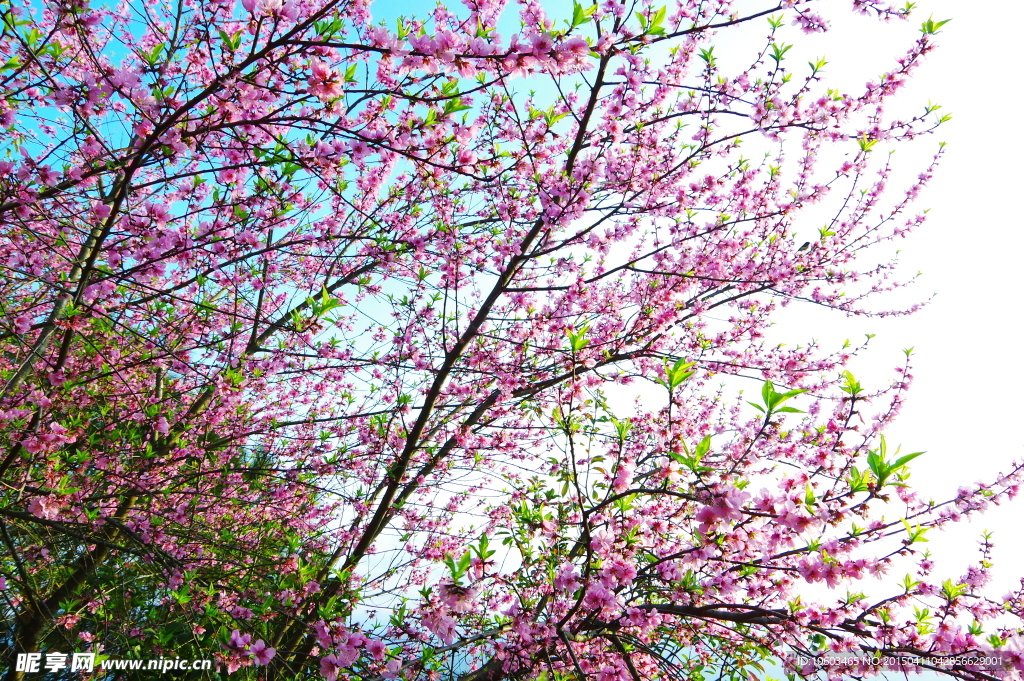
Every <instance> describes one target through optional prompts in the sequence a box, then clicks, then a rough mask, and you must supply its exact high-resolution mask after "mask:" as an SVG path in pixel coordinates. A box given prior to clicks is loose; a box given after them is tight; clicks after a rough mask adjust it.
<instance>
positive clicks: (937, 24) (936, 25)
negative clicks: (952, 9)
mask: <svg viewBox="0 0 1024 681" xmlns="http://www.w3.org/2000/svg"><path fill="white" fill-rule="evenodd" d="M950 21H952V19H945V20H943V21H933V20H932V18H931V17H928V21H926V22H924V23H923V24H921V33H924V34H925V35H935V34H936V33H938V32H939V29H940V28H942V27H943V26H945V25H946V24H948V23H949V22H950Z"/></svg>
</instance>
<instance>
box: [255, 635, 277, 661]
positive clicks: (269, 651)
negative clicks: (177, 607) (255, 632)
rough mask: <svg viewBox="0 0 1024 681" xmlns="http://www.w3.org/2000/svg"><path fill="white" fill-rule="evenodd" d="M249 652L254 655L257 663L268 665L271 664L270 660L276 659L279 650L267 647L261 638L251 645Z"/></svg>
mask: <svg viewBox="0 0 1024 681" xmlns="http://www.w3.org/2000/svg"><path fill="white" fill-rule="evenodd" d="M249 654H250V655H252V657H253V660H254V661H255V662H256V664H257V665H266V664H270V661H271V660H272V659H274V655H276V654H277V650H276V649H274V648H269V647H267V644H266V643H265V642H264V641H263V639H260V640H258V641H256V642H255V643H253V644H252V645H251V646H249Z"/></svg>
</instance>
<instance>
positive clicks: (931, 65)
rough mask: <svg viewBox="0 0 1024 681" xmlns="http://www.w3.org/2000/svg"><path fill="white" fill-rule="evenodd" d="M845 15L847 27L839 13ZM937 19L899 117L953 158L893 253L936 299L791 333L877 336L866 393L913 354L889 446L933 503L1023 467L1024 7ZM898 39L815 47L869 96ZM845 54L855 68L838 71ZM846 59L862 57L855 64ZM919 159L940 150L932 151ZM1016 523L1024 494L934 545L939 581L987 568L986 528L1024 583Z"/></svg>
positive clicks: (839, 28) (924, 11) (921, 16)
mask: <svg viewBox="0 0 1024 681" xmlns="http://www.w3.org/2000/svg"><path fill="white" fill-rule="evenodd" d="M837 2H838V0H835V1H833V0H829V2H827V3H826V4H833V5H835V4H836V3H837ZM841 5H842V6H841V7H836V9H843V10H845V8H846V7H848V6H849V2H848V0H843V2H842V3H841ZM983 10H984V11H983ZM844 14H845V15H846V16H849V15H848V14H847V13H846V12H837V13H835V15H836V16H843V15H844ZM929 15H934V18H935V19H936V20H942V19H952V21H951V22H950V23H948V24H946V25H945V26H944V27H942V29H941V33H940V34H939V35H938V36H936V39H937V43H938V45H939V49H937V50H936V51H934V52H933V53H932V54H931V55H929V57H928V59H927V61H926V63H925V64H924V65H923V66H922V67H921V68H920V69H919V70H918V71H916V72H915V74H914V76H913V78H912V81H911V84H910V85H909V86H908V87H907V88H905V89H904V91H903V92H902V94H901V96H900V101H901V106H900V107H899V109H901V110H902V109H903V108H904V106H906V108H907V109H908V110H909V111H912V112H914V113H916V112H919V111H920V110H921V107H923V106H924V105H925V104H926V103H927V102H928V101H929V100H931V101H933V102H935V103H939V104H942V105H943V108H942V109H941V111H942V112H943V113H951V114H952V115H953V118H952V120H950V121H949V122H947V123H945V124H944V125H943V126H942V127H941V128H940V129H939V131H938V132H937V134H936V136H935V137H934V141H935V142H938V141H944V142H946V143H947V152H946V154H945V157H944V160H943V162H942V164H941V166H940V167H939V169H938V172H937V173H936V176H935V178H934V179H933V181H932V182H931V184H930V185H929V187H928V188H927V189H926V190H925V191H924V192H922V195H921V197H920V199H919V201H918V203H917V206H919V207H921V208H929V209H930V213H929V219H928V221H927V222H926V224H925V226H924V227H923V228H922V229H921V230H919V231H918V232H917V233H915V234H913V235H912V236H911V237H909V238H907V239H905V240H903V241H902V242H900V243H899V244H898V245H897V247H898V248H899V249H900V251H901V253H900V261H901V263H902V264H903V265H904V268H905V269H906V271H907V272H909V273H910V274H913V273H915V272H917V271H918V270H919V271H920V272H921V276H920V277H919V278H918V280H917V283H916V284H915V285H914V286H913V287H912V288H911V289H910V291H909V293H910V297H909V298H906V299H907V300H925V299H927V298H929V297H930V296H931V295H932V294H933V293H934V294H935V297H934V298H933V299H932V302H931V303H930V304H929V305H928V306H927V307H926V308H925V309H923V310H922V311H920V312H918V313H917V314H914V315H912V316H909V317H902V318H886V319H864V318H859V319H850V320H843V319H839V320H837V319H836V318H835V316H834V315H828V316H827V317H825V316H822V315H817V314H814V313H813V312H810V311H808V310H807V309H806V308H800V309H798V310H797V309H794V310H792V312H790V313H789V314H787V315H786V319H785V321H784V322H783V323H784V324H785V326H786V329H787V331H788V333H787V335H790V334H791V333H792V332H793V331H794V330H796V329H799V328H800V325H804V326H805V327H806V329H807V333H808V334H810V335H813V336H814V337H816V338H819V339H829V338H830V339H832V340H834V341H838V342H841V341H842V340H843V339H844V338H850V339H852V340H854V342H856V341H859V340H860V339H863V337H864V334H865V333H874V334H877V336H876V337H875V338H874V339H873V340H872V342H871V347H870V349H869V351H868V354H867V355H866V358H865V360H864V361H860V362H857V364H856V365H855V366H854V367H853V370H854V373H856V374H857V377H858V379H860V380H861V383H863V384H864V385H865V386H867V385H868V384H873V385H878V384H884V383H887V382H889V381H890V380H891V379H892V377H893V373H892V369H893V368H894V367H896V366H899V365H900V364H901V362H902V361H903V353H902V352H901V350H902V349H903V348H906V347H913V348H914V354H913V357H912V360H913V368H914V370H913V372H912V373H913V375H914V377H915V381H914V384H913V387H912V389H911V390H910V393H909V396H908V399H907V402H906V405H905V406H904V409H903V412H902V414H901V416H900V417H899V419H898V421H897V422H896V423H895V424H894V426H893V427H892V428H891V429H890V430H889V434H888V439H889V441H890V443H891V444H902V445H903V447H904V452H913V451H922V450H925V451H927V454H926V455H925V456H923V457H920V458H919V459H917V460H916V461H915V462H914V463H913V464H912V470H913V476H912V479H911V482H912V483H913V486H914V487H915V488H918V489H920V490H922V491H923V492H925V494H924V496H925V497H926V498H927V497H931V498H935V499H937V500H942V499H946V498H948V497H950V496H951V495H953V494H955V491H956V489H957V488H958V487H959V486H961V485H965V484H968V483H970V482H973V481H976V480H985V479H989V478H992V477H994V475H995V474H996V473H997V472H998V471H1003V470H1007V469H1008V468H1009V463H1010V462H1011V461H1012V460H1017V459H1021V458H1024V434H1022V431H1024V362H1022V361H1021V360H1022V357H1020V355H1021V354H1022V353H1024V342H1022V336H1021V333H1022V331H1024V323H1022V322H1021V317H1022V315H1024V304H1022V302H1021V300H1022V298H1021V293H1020V285H1021V279H1022V276H1024V214H1022V212H1021V210H1020V201H1021V199H1024V173H1022V171H1021V165H1020V163H1021V159H1022V158H1024V139H1022V132H1021V114H1020V110H1021V109H1020V107H1021V104H1024V97H1022V95H1021V90H1020V88H1019V79H1020V70H1021V67H1022V66H1024V59H1022V58H1021V48H1022V44H1024V39H1022V37H1021V33H1020V28H1021V27H1022V26H1024V3H1020V2H1012V1H1010V0H997V1H996V2H988V3H985V4H984V7H981V6H977V5H976V6H973V7H972V6H971V5H969V4H968V3H965V2H960V1H958V0H920V1H919V2H918V7H917V9H915V10H914V14H913V16H912V18H911V21H910V24H911V26H909V27H907V28H916V27H918V26H920V24H921V22H923V21H924V20H925V19H927V18H928V17H929ZM893 29H894V30H895V31H897V32H898V33H899V34H902V35H906V36H909V35H910V33H908V32H906V31H905V30H898V29H895V27H893ZM868 30H870V32H868ZM894 30H884V31H882V32H881V34H878V27H877V24H875V22H872V21H869V20H864V21H857V20H855V19H854V20H851V21H849V23H847V22H846V21H843V22H842V23H840V22H833V30H832V31H830V32H829V33H828V34H826V36H822V37H820V38H819V37H818V36H812V37H811V38H812V39H813V40H814V43H813V44H814V45H815V46H819V45H820V50H819V51H820V54H824V55H827V56H831V55H833V54H835V55H837V58H836V60H835V61H834V62H832V63H833V64H835V66H834V67H833V66H831V65H830V67H829V68H831V69H833V74H835V75H836V76H838V77H842V76H844V75H845V74H846V73H847V72H849V73H856V74H858V75H859V77H860V80H859V81H854V82H855V83H861V84H862V83H863V82H864V77H865V75H868V76H872V75H877V74H879V73H881V70H882V69H883V68H890V67H891V64H892V63H893V62H892V58H893V57H894V56H896V55H897V54H899V53H900V51H901V49H902V45H905V44H906V42H905V41H900V40H898V39H897V40H893V39H892V38H893V37H895V35H896V32H894ZM873 33H874V34H878V35H880V39H881V40H884V41H885V42H884V43H874V44H873V43H872V41H871V40H870V39H868V38H867V37H866V36H868V35H871V34H873ZM821 38H824V39H821ZM804 39H805V42H806V39H807V37H806V36H804ZM793 42H797V40H796V39H794V41H793ZM793 51H794V52H796V49H794V50H793ZM840 54H842V56H843V59H844V61H847V63H846V64H844V66H846V67H848V68H843V69H842V70H840V68H841V66H840V63H839V62H840V60H839V58H838V55H840ZM851 54H853V55H856V57H857V58H855V59H854V60H852V62H853V63H852V64H851V63H849V61H848V60H849V55H851ZM816 56H820V55H816ZM874 64H878V65H879V66H878V68H872V66H873V65H874ZM850 91H855V90H853V88H851V89H850ZM923 146H924V147H925V148H926V149H927V150H930V149H932V148H934V147H933V144H932V142H931V141H929V142H928V143H926V144H925V145H923ZM900 155H902V152H899V153H898V154H897V158H898V157H899V156H900ZM908 163H909V164H911V166H912V165H913V161H912V158H904V159H903V160H902V161H901V164H908ZM918 167H920V166H918ZM780 326H781V324H780ZM812 331H813V333H812ZM1021 521H1024V494H1022V496H1021V498H1019V499H1018V501H1017V502H1016V503H1013V504H1009V505H1006V504H1004V505H1003V506H1002V507H1000V508H996V509H993V510H992V511H990V512H989V513H987V514H986V515H985V516H984V517H983V518H978V519H975V520H974V521H973V522H972V523H970V524H965V526H964V527H960V528H956V529H955V530H952V531H947V532H944V533H941V534H940V533H933V534H932V535H931V537H932V538H931V541H930V543H929V544H928V545H926V547H927V548H929V549H930V550H931V551H932V552H933V553H934V554H935V556H936V558H937V564H938V569H937V570H936V574H940V573H943V572H944V573H947V574H949V575H950V576H955V575H960V574H963V571H964V570H965V569H966V567H967V564H968V561H971V562H974V560H976V556H977V555H978V554H977V551H976V545H977V537H978V536H979V535H980V533H981V531H982V530H986V529H987V530H992V531H994V532H995V536H994V541H995V544H996V552H995V554H994V555H995V561H994V562H995V566H996V567H995V571H994V574H993V576H994V583H993V585H992V586H998V588H1004V587H1010V586H1013V585H1015V584H1017V583H1018V582H1019V581H1020V578H1021V577H1024V560H1022V558H1024V546H1022V545H1021V542H1020V539H1021V528H1020V524H1021ZM996 593H997V594H1001V593H1003V591H996Z"/></svg>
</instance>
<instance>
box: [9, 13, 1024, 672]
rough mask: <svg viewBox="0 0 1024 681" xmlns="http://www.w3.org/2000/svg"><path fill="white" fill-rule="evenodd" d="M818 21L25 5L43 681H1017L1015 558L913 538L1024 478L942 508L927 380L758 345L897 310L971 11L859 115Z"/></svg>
mask: <svg viewBox="0 0 1024 681" xmlns="http://www.w3.org/2000/svg"><path fill="white" fill-rule="evenodd" d="M819 5H827V3H821V2H817V1H812V0H782V1H781V2H775V1H774V0H765V1H763V2H761V1H760V0H759V1H756V2H754V1H750V2H738V1H737V2H730V0H672V1H671V2H669V3H668V5H667V6H661V5H660V4H659V3H657V2H655V3H652V2H651V1H650V0H636V1H635V2H634V1H633V0H629V1H627V2H623V1H620V0H603V1H602V2H599V3H595V4H578V3H573V4H572V6H571V7H570V5H569V3H567V2H549V3H545V2H538V1H537V0H519V1H518V2H517V3H512V2H505V1H504V0H464V2H463V3H462V5H460V6H458V7H455V6H451V7H447V8H446V7H444V6H438V7H436V8H433V9H430V10H429V11H427V12H426V13H424V14H423V15H422V16H419V17H416V18H409V17H397V18H396V15H397V14H398V12H397V11H396V9H395V8H394V7H391V6H389V3H387V2H379V3H375V4H374V5H373V6H372V7H371V6H370V4H369V3H368V2H366V1H365V0H240V1H239V2H235V0H205V1H203V2H197V1H195V0H180V1H176V2H164V1H163V0H147V1H146V2H125V3H123V4H122V5H119V6H115V5H104V4H102V1H101V0H92V2H90V1H89V0H43V1H31V2H30V1H28V0H24V1H23V0H3V1H2V2H0V20H2V25H0V81H2V88H0V126H2V128H3V130H4V134H3V136H2V138H0V268H2V272H3V275H2V277H0V304H2V306H3V308H2V310H0V379H2V387H0V447H2V449H0V484H2V487H0V521H2V524H0V641H2V645H0V655H2V656H3V661H4V663H5V665H7V667H8V669H9V671H8V678H9V679H20V678H22V677H23V676H25V674H24V672H23V671H18V670H17V669H16V668H15V665H14V664H13V660H14V659H15V655H16V653H19V652H34V651H43V652H52V651H60V652H68V653H70V652H86V651H93V652H96V653H99V654H100V655H102V656H109V657H112V658H133V657H134V658H143V657H146V656H151V657H157V656H163V657H182V658H216V661H217V664H218V665H219V666H220V667H221V668H222V669H226V670H228V671H232V672H235V673H236V674H237V675H238V677H239V678H242V677H245V675H247V674H248V675H251V676H253V677H255V676H257V675H258V676H260V677H263V676H267V677H268V678H275V679H283V678H288V679H293V678H294V679H298V678H303V679H305V678H310V677H311V675H312V676H315V675H317V674H319V675H322V676H323V678H325V679H327V681H335V680H336V679H353V680H354V679H360V680H369V679H397V678H404V679H407V680H409V681H411V680H413V679H438V678H451V679H456V678H458V679H463V680H464V681H498V680H500V679H537V680H541V679H548V680H551V681H553V680H555V679H559V680H561V679H565V680H568V679H577V680H579V681H582V680H584V679H587V680H594V681H639V680H640V679H645V680H646V679H681V678H701V677H700V674H701V670H704V673H708V674H715V675H719V674H721V675H722V678H731V679H741V678H742V679H753V678H758V679H761V678H766V675H775V676H778V675H779V674H781V673H784V672H783V671H780V669H781V670H785V672H789V673H791V674H796V675H803V676H813V675H815V674H819V673H820V674H823V675H824V674H827V675H830V676H831V677H833V678H848V677H849V676H850V675H854V676H856V675H862V674H863V675H869V674H872V673H875V672H877V671H879V669H880V668H879V667H878V666H874V665H872V664H871V663H870V661H869V658H870V656H871V655H895V654H906V655H910V654H915V655H919V657H917V658H914V659H912V660H909V659H908V661H907V662H906V665H905V666H906V668H908V669H912V670H913V669H929V668H930V669H940V670H944V671H946V672H947V673H950V674H953V675H956V676H959V677H960V678H968V679H994V678H1003V679H1005V678H1018V676H1016V675H1018V674H1019V671H1020V670H1021V669H1024V657H1022V655H1024V653H1022V652H1021V648H1020V640H1021V639H1020V638H1019V631H1020V629H1019V628H1020V626H1021V621H1020V615H1021V608H1022V605H1024V597H1022V594H1021V593H1011V594H1008V595H1005V596H995V595H992V594H986V592H985V591H984V589H983V587H984V584H985V582H986V581H987V579H988V573H989V568H990V565H989V563H988V562H987V558H988V546H987V544H986V545H984V546H983V547H982V553H981V554H980V556H979V559H978V562H977V565H976V566H975V567H973V568H971V570H970V571H969V572H968V573H967V574H966V575H960V576H951V577H950V578H948V579H947V578H945V577H936V576H934V575H932V574H931V566H930V562H929V561H928V560H927V558H925V559H923V560H922V559H921V554H920V553H917V552H918V550H919V549H920V546H921V544H920V542H921V541H922V540H923V539H924V538H925V536H924V535H925V533H926V532H927V531H928V530H930V529H932V528H935V527H937V526H939V525H942V524H944V523H947V522H952V521H956V520H958V519H960V518H961V517H963V516H965V515H967V514H970V513H973V512H975V511H979V510H981V509H983V508H984V507H985V506H986V505H987V504H989V503H991V502H998V501H1000V500H1002V499H1003V498H1005V497H1012V496H1013V495H1014V493H1015V492H1016V491H1017V486H1018V479H1019V473H1020V467H1019V466H1015V467H1013V468H1012V469H1011V470H1010V472H1009V473H1008V474H1007V475H1005V476H1001V477H1000V478H999V479H997V480H994V481H991V482H989V483H985V484H976V485H974V486H970V487H965V488H963V489H962V490H961V492H960V493H959V494H958V495H957V496H956V498H955V499H951V500H948V501H945V502H941V503H936V502H928V501H925V500H923V499H919V498H918V497H917V496H916V495H915V493H914V492H913V491H912V490H911V489H910V488H909V487H908V486H907V484H906V481H907V477H908V475H909V472H908V471H909V468H908V467H909V465H910V464H911V462H912V460H913V459H914V458H915V456H916V455H913V454H906V455H901V454H900V453H899V452H896V451H893V450H894V449H895V447H893V446H892V445H888V446H887V444H886V442H885V440H884V439H883V438H882V436H881V432H882V429H883V427H884V426H885V425H886V423H887V422H888V421H889V420H890V419H891V418H893V416H894V415H895V414H896V412H897V411H898V408H899V405H900V402H901V400H902V398H903V394H904V391H905V389H906V388H907V386H908V384H909V381H910V376H909V374H907V373H906V371H907V368H906V367H904V368H903V369H901V370H900V373H899V374H898V375H897V376H896V380H895V381H894V382H893V383H892V385H890V386H885V387H884V388H883V389H881V390H872V389H870V388H868V387H862V386H861V385H860V383H859V382H858V381H857V379H856V378H855V377H854V376H853V375H851V374H850V373H848V372H846V371H845V370H844V363H845V362H846V361H847V360H848V359H849V358H850V356H851V355H852V354H853V353H854V352H855V351H856V350H855V349H853V348H826V347H818V346H817V345H816V344H813V343H812V344H810V345H806V344H805V345H794V344H790V345H781V346H780V345H776V344H774V343H771V342H768V341H767V340H766V338H765V332H766V329H767V327H768V326H769V325H770V324H771V323H772V319H773V313H774V312H775V311H776V310H777V309H778V307H779V306H781V305H786V304H790V303H794V304H804V305H818V306H825V307H829V308H834V309H835V310H836V311H837V313H839V314H842V313H846V314H858V313H866V312H868V311H869V310H875V311H877V310H878V309H882V308H878V307H872V306H873V305H874V303H873V302H872V301H873V300H875V299H880V300H882V301H883V302H884V297H885V293H886V292H887V291H891V290H892V289H894V288H895V287H897V286H898V283H896V281H895V279H893V278H892V277H891V273H892V271H893V269H892V267H893V266H892V263H890V262H888V261H887V260H886V258H885V257H884V255H879V253H884V249H882V250H881V251H880V250H879V248H877V246H878V245H879V244H883V245H884V242H887V241H889V240H892V239H894V238H897V237H900V236H902V235H904V234H905V233H906V232H907V231H908V230H910V229H911V228H913V227H915V226H916V225H918V224H919V223H920V222H921V221H922V219H923V218H922V215H921V214H917V213H915V212H913V210H912V206H911V203H912V200H913V199H914V197H915V196H916V195H917V193H918V192H919V190H920V189H921V188H922V187H923V186H924V184H925V183H927V181H928V180H929V178H930V177H931V174H932V171H933V166H934V161H932V162H931V164H928V165H927V166H926V167H925V168H923V169H922V170H921V174H920V175H919V176H916V177H915V178H913V179H912V180H910V181H909V182H903V181H902V180H900V179H899V178H898V177H897V176H895V175H894V174H893V171H892V169H891V168H890V166H889V160H890V159H889V156H888V154H887V151H888V150H890V149H892V148H893V147H894V146H896V145H898V144H902V143H904V142H907V141H910V140H912V139H914V138H916V137H921V139H920V140H917V141H916V142H914V144H920V143H922V142H923V143H925V144H930V145H933V147H932V148H938V145H937V142H936V141H934V140H933V139H932V138H929V137H927V136H926V135H925V134H926V133H928V132H930V131H931V130H932V129H933V128H934V126H935V125H936V124H937V123H936V119H935V114H934V111H933V109H931V108H929V109H927V110H926V111H925V112H924V113H923V114H922V115H920V116H918V117H914V118H902V119H901V118H897V117H895V116H891V115H888V114H887V113H886V111H885V108H884V107H885V105H886V103H887V102H888V100H889V99H890V98H891V96H892V95H894V94H895V93H896V92H897V91H898V90H899V89H900V87H901V86H902V85H903V84H904V83H905V81H906V79H907V78H908V76H909V75H910V73H911V71H912V70H913V69H914V68H915V66H917V64H918V63H919V62H920V61H921V59H922V58H923V57H924V56H925V55H926V54H927V53H928V52H929V51H930V50H931V49H932V47H933V40H934V34H935V32H936V31H937V29H938V27H939V22H934V21H931V20H929V21H928V22H926V23H925V24H924V26H923V27H922V30H921V33H920V34H919V37H918V39H916V41H915V42H913V43H912V44H910V45H906V46H903V47H902V49H903V52H902V53H901V54H900V55H898V56H897V57H896V58H894V60H893V62H892V64H891V68H890V69H889V70H888V71H887V72H886V73H884V74H883V75H882V76H881V78H876V77H874V74H870V75H871V76H872V80H870V81H869V82H868V83H867V84H866V85H864V86H863V87H861V88H859V89H856V90H853V91H849V92H846V91H840V90H837V89H834V88H830V86H829V84H828V82H827V78H826V74H827V73H828V69H827V66H826V63H825V62H824V60H821V61H818V62H812V63H811V64H809V65H806V64H805V62H804V61H801V60H797V59H795V58H793V57H792V55H793V54H795V52H794V53H790V54H788V55H787V53H789V52H790V48H791V47H792V46H791V45H788V44H786V43H785V39H786V38H787V37H791V36H793V35H799V32H800V31H801V30H802V31H805V32H811V33H813V32H820V31H824V30H827V28H828V25H829V21H830V20H832V21H835V20H838V21H843V20H846V19H847V18H848V17H845V16H844V15H843V13H842V12H843V10H839V9H838V8H837V7H835V6H834V5H833V6H830V8H831V10H832V11H834V12H837V14H836V16H834V17H829V16H825V15H823V14H822V13H821V12H824V11H825V10H824V9H820V8H819V7H818V6H819ZM826 9H828V7H826ZM853 9H854V11H855V12H859V13H861V14H868V15H874V16H875V17H877V18H878V19H879V20H881V21H883V22H888V21H891V22H897V21H902V20H905V19H906V18H907V15H908V13H909V10H908V9H906V8H904V9H899V8H891V7H888V6H886V5H885V4H883V3H880V2H878V1H877V0H855V1H854V3H853ZM752 26H756V27H760V28H758V29H757V30H758V31H761V32H760V33H755V34H751V33H750V32H749V27H752ZM744 30H747V31H748V33H747V36H748V38H749V35H760V36H761V42H760V44H753V45H752V44H750V41H749V39H743V40H736V39H733V42H732V43H729V42H728V41H729V40H730V39H729V36H730V35H732V32H735V31H744ZM795 40H799V37H797V38H795ZM716 45H717V46H718V52H717V53H716V52H715V46H716ZM729 50H731V55H732V58H731V59H730V60H729V61H728V63H726V57H725V52H726V51H729ZM737 55H739V57H740V58H743V59H746V61H745V62H743V63H739V62H737ZM720 61H721V63H720ZM939 153H941V152H939ZM937 159H938V155H936V157H935V160H937ZM819 216H824V217H823V218H821V219H820V220H819ZM808 230H810V231H808ZM882 307H883V308H884V305H883V306H882ZM795 340H797V341H800V340H805V339H801V338H797V339H795ZM741 387H745V388H746V394H745V395H744V396H742V397H740V396H738V394H737V391H738V388H741ZM634 396H635V397H637V398H638V399H637V400H636V401H635V402H633V397H634ZM900 560H902V562H900ZM894 566H900V572H899V573H897V572H896V571H894V570H893V569H892V568H893V567H894ZM907 569H909V570H910V571H911V572H910V574H908V575H906V576H904V575H903V571H905V570H907ZM853 652H856V653H861V654H862V656H861V657H851V658H850V659H849V660H848V661H847V662H845V663H843V664H839V663H835V664H830V665H828V666H827V667H823V671H820V672H816V671H815V663H814V660H815V659H818V660H819V661H820V660H821V659H822V658H824V657H825V656H828V655H835V654H838V653H853ZM972 653H980V654H989V653H994V654H998V655H1000V656H1001V661H1000V662H999V663H998V664H997V665H989V664H972V663H971V662H970V661H969V660H966V661H965V659H963V658H962V657H956V656H963V655H967V654H972ZM949 656H953V658H954V659H947V658H949ZM829 661H830V662H836V659H834V658H830V659H829ZM66 673H67V674H71V672H66ZM98 674H99V673H98ZM100 675H102V674H100Z"/></svg>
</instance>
